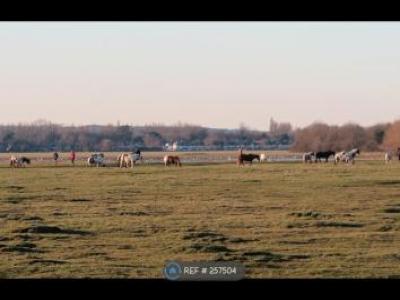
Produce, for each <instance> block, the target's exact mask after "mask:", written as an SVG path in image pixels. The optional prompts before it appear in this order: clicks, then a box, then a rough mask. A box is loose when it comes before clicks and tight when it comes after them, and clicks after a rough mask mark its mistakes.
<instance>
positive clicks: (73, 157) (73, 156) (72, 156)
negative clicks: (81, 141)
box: [69, 150, 76, 166]
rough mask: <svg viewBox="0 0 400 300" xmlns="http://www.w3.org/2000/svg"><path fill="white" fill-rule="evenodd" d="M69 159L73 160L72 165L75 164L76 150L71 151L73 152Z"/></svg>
mask: <svg viewBox="0 0 400 300" xmlns="http://www.w3.org/2000/svg"><path fill="white" fill-rule="evenodd" d="M69 159H70V160H71V163H72V165H73V166H74V165H75V159H76V154H75V151H73V150H72V151H71V154H70V155H69Z"/></svg>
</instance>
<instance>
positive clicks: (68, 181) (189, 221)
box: [0, 155, 400, 278]
mask: <svg viewBox="0 0 400 300" xmlns="http://www.w3.org/2000/svg"><path fill="white" fill-rule="evenodd" d="M114 156H116V155H114ZM7 157H8V156H7ZM46 157H47V156H46ZM112 157H113V156H112ZM377 157H380V156H378V155H377ZM360 158H362V156H361V157H360ZM83 164H84V161H81V162H80V163H79V165H78V166H76V167H71V166H69V165H68V164H67V163H65V162H63V163H61V164H60V166H58V167H54V166H53V165H52V164H51V163H49V162H48V161H44V162H41V163H39V162H37V163H34V164H32V165H31V166H29V167H27V168H20V169H11V168H9V167H8V165H7V162H6V161H5V159H4V160H2V163H1V165H0V278H60V277H61V278H66V277H68V278H82V277H93V278H99V277H105V278H109V277H116V278H122V277H127V278H162V268H163V266H164V263H165V261H166V260H183V261H194V260H234V261H240V262H242V263H243V264H244V265H245V266H246V272H247V273H246V274H247V276H248V277H250V278H299V277H302V278H313V277H318V278H320V277H324V278H326V277H329V278H333V277H334V278H341V277H357V278H360V277H362V278H365V277H400V252H399V249H400V163H399V162H398V161H393V162H392V163H390V164H388V165H385V164H384V163H383V161H374V160H366V161H357V162H356V164H355V165H354V166H347V165H338V166H335V165H333V164H332V163H329V164H310V165H303V164H302V163H295V162H291V163H283V162H274V163H262V164H254V165H253V166H252V167H249V166H246V167H238V166H236V165H235V164H234V163H233V162H232V163H219V164H200V163H197V164H188V163H186V164H184V165H183V167H182V168H175V167H169V168H165V167H164V166H162V165H161V164H143V165H138V166H137V167H135V168H134V169H119V168H107V167H106V168H87V167H84V166H83Z"/></svg>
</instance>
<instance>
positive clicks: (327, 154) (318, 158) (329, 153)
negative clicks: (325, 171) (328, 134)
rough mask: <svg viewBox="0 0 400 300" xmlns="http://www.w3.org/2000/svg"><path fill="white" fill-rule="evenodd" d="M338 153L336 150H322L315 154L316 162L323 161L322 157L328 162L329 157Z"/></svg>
mask: <svg viewBox="0 0 400 300" xmlns="http://www.w3.org/2000/svg"><path fill="white" fill-rule="evenodd" d="M335 154H336V153H335V152H334V151H330V150H329V151H320V152H317V153H316V154H315V162H317V161H318V162H321V158H323V159H325V162H328V160H329V157H331V156H332V155H333V156H334V155H335Z"/></svg>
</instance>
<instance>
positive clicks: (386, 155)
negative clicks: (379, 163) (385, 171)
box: [385, 151, 393, 163]
mask: <svg viewBox="0 0 400 300" xmlns="http://www.w3.org/2000/svg"><path fill="white" fill-rule="evenodd" d="M392 158H393V154H392V152H391V151H388V152H386V153H385V163H389V162H390V161H391V160H392Z"/></svg>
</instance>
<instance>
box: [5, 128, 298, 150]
mask: <svg viewBox="0 0 400 300" xmlns="http://www.w3.org/2000/svg"><path fill="white" fill-rule="evenodd" d="M285 126H287V125H284V126H283V127H282V126H281V125H280V124H279V123H278V124H277V126H276V128H275V130H274V131H273V132H268V131H258V130H251V129H249V128H247V127H246V126H244V125H242V126H240V127H239V128H238V129H214V128H206V127H201V126H196V125H189V124H179V125H176V126H164V125H158V124H155V125H148V126H128V125H91V126H62V125H58V124H53V123H51V122H47V121H36V122H34V123H30V124H18V125H0V152H39V151H70V150H75V151H129V150H132V149H135V148H141V149H143V150H161V149H163V147H164V145H165V144H166V143H172V142H175V141H176V142H178V144H179V145H190V146H212V147H213V148H218V147H220V148H222V147H224V146H232V145H237V146H240V145H245V146H249V145H254V146H256V147H259V148H263V147H273V146H278V145H287V146H290V145H291V144H292V143H293V141H294V136H293V131H292V129H291V126H290V127H287V128H286V129H287V130H285V129H284V128H285Z"/></svg>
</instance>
